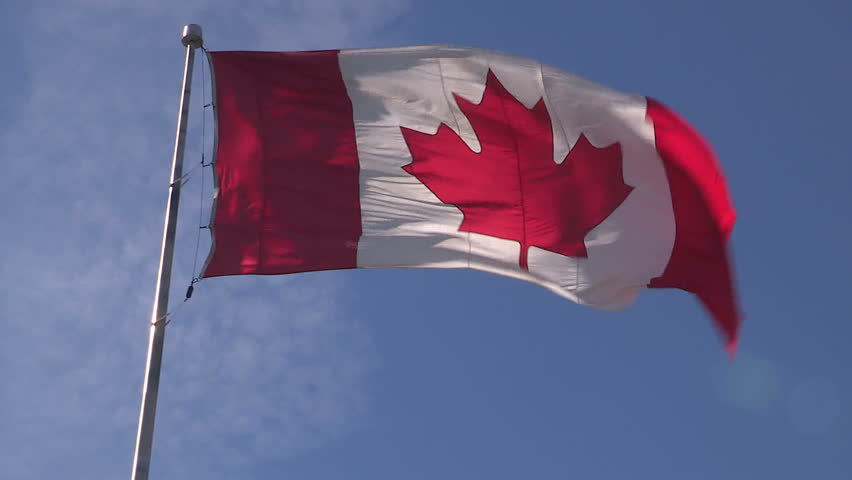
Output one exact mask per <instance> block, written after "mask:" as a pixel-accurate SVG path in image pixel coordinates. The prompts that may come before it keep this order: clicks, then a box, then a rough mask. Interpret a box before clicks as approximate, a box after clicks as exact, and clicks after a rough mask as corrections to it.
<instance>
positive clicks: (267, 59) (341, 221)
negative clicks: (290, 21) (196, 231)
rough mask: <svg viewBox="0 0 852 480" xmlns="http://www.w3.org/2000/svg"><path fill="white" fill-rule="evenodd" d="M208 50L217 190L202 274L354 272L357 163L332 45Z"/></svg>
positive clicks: (357, 219)
mask: <svg viewBox="0 0 852 480" xmlns="http://www.w3.org/2000/svg"><path fill="white" fill-rule="evenodd" d="M211 56H212V61H213V68H214V71H215V74H216V109H217V115H218V148H217V154H216V159H215V161H216V165H215V168H216V175H217V176H218V185H219V192H218V197H217V200H216V206H215V213H214V218H213V222H212V225H213V228H214V232H213V237H214V249H213V253H212V255H211V257H210V259H209V262H208V265H207V268H206V269H205V272H204V276H205V277H215V276H219V275H236V274H279V273H294V272H304V271H313V270H329V269H339V268H355V266H356V254H357V242H358V238H359V237H360V235H361V211H360V202H359V187H358V173H359V165H358V155H357V149H356V145H355V127H354V125H353V121H352V104H351V102H350V100H349V97H348V96H347V94H346V87H345V85H344V83H343V79H342V77H341V74H340V68H339V66H338V60H337V51H323V52H297V53H266V52H213V53H211Z"/></svg>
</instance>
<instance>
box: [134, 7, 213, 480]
mask: <svg viewBox="0 0 852 480" xmlns="http://www.w3.org/2000/svg"><path fill="white" fill-rule="evenodd" d="M181 43H183V45H184V46H185V47H186V63H185V64H184V68H183V90H182V91H181V94H180V110H178V122H177V133H176V138H175V151H174V155H173V156H172V180H171V183H170V184H169V199H168V202H167V203H166V220H165V226H164V227H163V245H162V248H161V250H160V268H159V271H158V273H157V287H156V290H155V291H154V308H153V313H152V314H151V326H150V328H149V330H150V334H149V338H148V361H147V364H146V366H145V383H144V384H143V385H142V408H141V411H140V412H139V430H138V431H137V434H136V451H135V452H134V455H133V473H132V475H131V479H132V480H147V479H148V470H149V466H150V464H151V445H152V444H153V441H154V415H155V414H156V411H157V391H158V390H159V386H160V365H161V363H162V360H163V340H164V339H165V334H166V323H167V322H166V314H167V312H168V308H169V285H170V283H171V278H172V260H173V258H174V249H175V232H176V230H177V213H178V202H179V201H180V184H181V181H182V178H181V176H182V175H183V151H184V144H185V139H186V119H187V117H189V91H190V87H191V86H192V65H193V60H195V49H196V48H200V47H201V46H202V45H203V40H202V38H201V27H200V26H199V25H194V24H190V25H185V26H184V27H183V36H182V37H181Z"/></svg>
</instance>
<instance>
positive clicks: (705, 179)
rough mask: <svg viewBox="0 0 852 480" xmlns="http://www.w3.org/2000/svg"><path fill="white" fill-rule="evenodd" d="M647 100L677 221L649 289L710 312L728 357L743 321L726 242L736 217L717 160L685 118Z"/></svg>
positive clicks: (648, 115)
mask: <svg viewBox="0 0 852 480" xmlns="http://www.w3.org/2000/svg"><path fill="white" fill-rule="evenodd" d="M647 100H648V110H647V117H648V119H650V121H651V122H652V123H653V124H654V135H655V138H656V144H657V151H658V153H659V155H660V158H662V160H663V165H664V167H665V170H666V175H667V177H668V180H669V189H670V190H671V196H672V206H673V208H674V216H675V232H676V233H675V243H674V250H673V251H672V256H671V259H670V260H669V264H668V266H667V267H666V270H665V272H663V275H662V276H660V277H657V278H655V279H653V280H652V281H651V283H650V285H649V286H650V287H652V288H669V287H670V288H680V289H683V290H686V291H688V292H692V293H694V294H695V295H697V296H698V298H699V299H700V300H701V302H702V303H703V304H704V306H705V307H706V308H707V309H708V310H709V311H710V313H711V315H712V316H713V318H714V320H715V321H716V325H717V327H718V328H719V330H720V331H721V333H722V335H723V337H724V338H725V341H726V342H727V345H728V348H729V350H730V351H731V352H733V350H734V349H735V347H736V342H737V334H738V331H739V325H740V322H741V318H740V312H739V307H738V304H737V299H736V293H735V289H734V280H733V272H732V271H731V265H730V262H729V259H728V252H727V248H726V243H727V240H728V237H729V236H730V234H731V230H732V229H733V228H734V220H735V218H736V213H735V211H734V207H733V205H732V204H731V200H730V198H729V196H728V188H727V186H726V185H725V179H724V178H723V176H722V172H721V169H720V168H719V165H718V162H717V161H716V156H715V155H714V154H713V152H712V150H711V149H710V147H709V146H708V144H707V143H706V142H705V141H704V139H703V138H702V137H701V136H700V135H699V134H698V132H696V131H695V130H694V129H693V128H692V127H691V126H690V125H689V124H688V123H686V121H685V120H684V119H682V118H681V117H680V116H678V115H677V114H676V113H674V112H673V111H672V110H670V109H668V108H667V107H666V106H665V105H663V104H661V103H659V102H657V101H656V100H653V99H651V98H649V99H647Z"/></svg>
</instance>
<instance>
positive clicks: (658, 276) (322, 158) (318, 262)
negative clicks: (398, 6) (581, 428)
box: [204, 46, 740, 347]
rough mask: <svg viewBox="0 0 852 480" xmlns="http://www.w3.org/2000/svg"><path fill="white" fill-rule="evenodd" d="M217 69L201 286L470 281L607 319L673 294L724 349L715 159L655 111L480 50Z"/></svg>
mask: <svg viewBox="0 0 852 480" xmlns="http://www.w3.org/2000/svg"><path fill="white" fill-rule="evenodd" d="M210 60H211V64H212V66H213V72H214V88H215V108H216V116H217V139H216V152H215V157H214V158H215V160H214V161H215V174H216V181H217V192H216V200H215V205H214V211H213V214H212V222H211V231H212V237H213V245H212V247H211V252H210V255H209V257H208V260H207V264H206V266H205V271H204V276H205V277H215V276H221V275H239V274H285V273H296V272H305V271H316V270H331V269H347V268H472V269H477V270H482V271H486V272H491V273H495V274H500V275H505V276H509V277H513V278H517V279H522V280H526V281H530V282H534V283H536V284H539V285H541V286H543V287H546V288H548V289H550V290H552V291H553V292H555V293H557V294H559V295H561V296H563V297H566V298H568V299H570V300H573V301H575V302H578V303H581V304H585V305H590V306H593V307H596V308H600V309H605V310H618V309H621V308H623V307H625V306H627V305H629V304H630V303H631V302H632V301H633V300H634V299H635V297H636V296H637V295H638V293H639V292H640V291H641V290H643V289H645V288H649V287H650V288H680V289H683V290H686V291H689V292H692V293H694V294H695V295H697V296H698V298H699V299H700V300H701V302H702V303H703V304H704V305H705V306H706V307H707V309H708V310H709V312H710V313H711V314H712V316H713V318H714V320H715V322H716V325H717V327H718V328H719V330H720V331H721V333H722V335H723V337H724V339H725V341H726V342H727V344H728V345H729V347H733V346H734V344H735V342H736V338H737V331H738V326H739V324H740V316H739V311H738V307H737V301H736V292H735V289H734V285H733V278H732V271H731V266H730V263H729V260H728V255H727V247H726V244H727V241H728V237H729V236H730V233H731V230H732V228H733V225H734V218H735V213H734V208H733V205H732V203H731V201H730V198H729V195H728V192H727V187H726V185H725V181H724V178H723V176H722V173H721V170H720V168H719V165H718V162H717V160H716V158H715V157H714V155H713V153H712V151H711V150H710V148H709V147H708V145H707V143H706V142H705V141H704V140H703V139H702V138H701V136H700V135H699V134H698V133H697V132H696V131H695V130H694V129H693V128H692V127H691V126H689V125H688V124H687V123H686V122H685V121H684V120H683V119H682V118H681V117H680V116H678V115H677V114H676V113H674V112H673V111H672V110H670V109H669V108H667V107H666V106H664V105H663V104H661V103H659V102H657V101H655V100H653V99H650V98H645V97H642V96H637V95H629V94H624V93H620V92H616V91H613V90H610V89H607V88H604V87H602V86H600V85H597V84H594V83H591V82H589V81H586V80H583V79H581V78H579V77H576V76H574V75H571V74H569V73H566V72H562V71H560V70H557V69H555V68H552V67H549V66H547V65H543V64H541V63H539V62H536V61H533V60H529V59H525V58H519V57H514V56H509V55H505V54H501V53H497V52H492V51H486V50H480V49H473V48H459V47H443V46H424V47H408V48H391V49H371V50H341V51H314V52H275V53H273V52H211V53H210Z"/></svg>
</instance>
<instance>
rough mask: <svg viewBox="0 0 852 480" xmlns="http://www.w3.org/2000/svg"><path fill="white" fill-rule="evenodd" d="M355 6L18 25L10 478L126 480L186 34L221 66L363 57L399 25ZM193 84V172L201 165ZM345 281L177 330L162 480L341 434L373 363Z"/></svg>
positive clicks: (124, 6)
mask: <svg viewBox="0 0 852 480" xmlns="http://www.w3.org/2000/svg"><path fill="white" fill-rule="evenodd" d="M355 5H356V3H350V2H344V1H342V0H329V1H309V0H304V1H293V2H256V3H253V4H252V5H250V6H248V5H246V4H237V3H234V2H224V1H220V2H207V3H205V4H202V2H179V3H178V4H172V3H171V2H166V1H151V2H124V3H118V2H113V1H95V0H77V1H69V2H52V3H50V4H45V3H42V2H40V3H39V4H38V6H33V7H32V8H33V10H32V11H31V12H29V14H28V15H25V16H22V18H27V19H31V21H32V24H31V25H30V24H26V25H21V31H20V32H19V35H20V36H21V37H22V38H23V37H24V36H26V39H28V41H27V42H23V41H22V42H21V43H22V44H26V45H28V46H27V47H26V48H27V49H28V51H27V58H29V59H30V60H31V62H30V63H29V64H28V65H26V68H27V69H28V72H29V77H30V78H31V80H32V81H31V82H29V84H28V85H27V89H26V90H25V91H22V92H19V95H18V98H17V99H15V100H14V101H15V102H16V108H15V109H13V111H14V112H15V115H16V117H15V118H14V119H13V120H12V122H11V124H12V128H11V129H10V130H7V131H5V132H2V133H0V159H2V162H3V165H4V171H5V175H6V177H5V179H4V184H5V187H4V189H3V192H2V193H0V196H2V198H0V200H2V201H4V202H5V205H6V209H5V212H7V213H4V214H3V222H2V223H3V230H4V232H14V235H9V234H6V235H4V240H3V242H4V249H3V253H2V254H0V255H2V258H0V262H2V265H3V268H2V269H0V282H2V283H0V285H2V289H0V291H2V293H0V322H2V325H3V327H4V334H3V336H2V337H0V374H2V376H3V377H2V378H3V383H2V386H0V405H2V407H3V413H2V414H0V424H2V428H0V447H2V448H0V452H2V453H0V471H3V472H5V473H4V475H7V474H8V475H10V477H9V478H22V479H25V478H48V477H55V476H58V475H62V476H63V477H67V478H115V477H116V476H118V477H119V478H120V477H121V476H122V475H127V474H128V472H129V469H130V456H131V453H132V446H133V441H134V436H135V428H136V417H137V412H138V404H139V393H140V387H141V380H142V373H143V362H144V355H145V352H144V349H145V343H146V339H147V319H148V316H149V315H150V301H151V296H152V293H153V282H154V270H155V268H156V261H157V258H156V257H157V252H158V248H159V241H160V231H159V230H160V225H161V223H162V208H163V203H164V200H165V186H166V183H167V176H168V168H169V166H168V162H169V158H170V155H171V149H172V143H173V129H174V122H175V119H174V115H175V111H176V107H177V105H176V103H177V96H178V87H179V79H180V71H181V68H182V60H183V58H182V51H181V49H180V47H179V44H178V40H179V39H178V32H179V29H180V26H181V25H182V24H183V23H187V22H197V23H201V24H202V25H204V27H205V29H206V34H207V36H208V39H209V40H208V44H209V45H210V46H211V47H212V48H217V49H237V48H247V49H248V48H251V49H303V48H334V47H341V46H353V47H356V46H357V47H360V46H364V45H366V44H371V43H373V42H374V40H373V38H372V37H371V36H372V35H374V34H375V32H376V31H377V30H378V29H380V28H381V27H382V25H384V24H385V23H386V22H388V21H389V20H391V19H393V18H394V17H395V16H396V15H398V14H399V13H400V12H402V10H403V8H404V5H403V4H401V3H400V2H398V1H386V0H368V1H361V2H357V8H356V6H355ZM32 39H36V40H37V41H31V40H32ZM196 72H197V73H200V70H196ZM200 77H201V76H200V75H197V79H199V81H200ZM199 81H197V82H196V85H197V87H196V89H195V91H194V95H195V100H196V102H195V106H194V108H193V110H192V113H191V122H192V131H191V137H192V138H191V141H190V144H191V145H192V146H193V147H192V148H191V149H190V151H189V152H188V155H187V160H188V162H189V163H190V164H191V162H194V161H197V158H198V156H199V150H200V149H199V148H198V146H199V143H200V141H199V139H198V134H199V124H200V119H201V116H200V115H199V113H200V100H199V97H200V93H201V89H200V88H198V87H200V85H201V84H200V83H199ZM208 125H209V124H208ZM209 133H210V132H209V131H208V135H209ZM208 138H209V137H208ZM195 180H196V181H194V182H192V183H190V184H189V185H188V188H187V191H186V192H185V194H184V199H185V204H184V205H185V207H186V208H184V211H183V213H182V216H181V217H182V218H181V222H182V225H183V227H182V230H181V235H180V238H179V245H180V247H179V252H178V268H177V271H178V275H177V278H176V283H175V290H176V294H175V295H174V298H175V299H177V301H179V300H180V297H181V294H182V293H183V289H184V288H185V286H186V284H187V283H188V280H189V275H190V274H189V270H190V269H191V264H192V255H193V253H194V245H195V243H194V239H195V233H196V231H195V229H194V226H195V225H197V215H198V210H197V208H198V198H199V197H198V191H197V190H196V189H197V186H198V182H197V180H198V177H196V179H195ZM208 186H209V182H208ZM208 192H209V189H208ZM204 248H205V247H204V246H202V250H203V249H204ZM202 255H203V251H202ZM342 282H343V280H342V277H341V276H338V275H334V274H325V275H307V276H300V277H289V278H285V277H280V278H263V279H252V278H236V279H234V278H232V279H215V280H212V281H209V282H205V283H204V284H203V285H202V288H201V289H200V290H199V291H198V293H196V297H195V298H194V299H193V300H192V301H191V302H189V303H188V304H186V306H185V307H184V308H183V309H182V310H181V311H180V313H179V314H178V315H176V316H175V319H174V322H173V323H172V325H171V326H170V327H169V332H168V336H167V345H166V368H165V370H164V376H163V386H162V391H161V403H160V409H159V410H158V424H157V429H158V430H157V437H156V441H155V457H154V462H153V468H154V469H155V471H158V472H160V473H162V474H163V475H164V476H166V477H173V476H179V475H180V474H181V472H184V473H187V472H192V473H193V476H194V477H204V478H215V477H216V476H217V473H218V474H219V475H224V476H226V477H227V476H228V475H227V474H226V473H223V472H227V471H232V470H233V469H235V468H236V469H239V468H241V466H244V465H245V464H246V463H247V462H251V461H261V460H263V459H264V458H280V457H281V456H286V455H290V454H293V453H295V452H298V451H300V450H301V449H304V448H308V447H312V446H317V445H321V444H322V443H323V442H325V441H327V440H329V439H332V438H335V437H336V436H339V435H341V434H343V433H345V432H346V431H347V430H348V429H350V428H351V427H352V425H353V422H355V421H356V420H357V419H358V418H359V416H360V415H362V414H363V409H364V407H365V405H366V403H365V402H366V392H365V383H364V380H365V375H366V373H367V372H368V371H369V368H370V365H371V364H372V361H373V360H372V358H371V351H372V349H371V347H370V339H369V334H368V332H367V330H366V329H365V327H364V326H363V325H362V323H361V322H360V321H359V320H358V319H357V318H355V317H352V316H350V315H348V314H346V313H345V304H343V303H341V302H344V300H339V299H340V298H341V296H340V292H341V291H343V290H345V288H346V286H345V285H344V284H343V283H342ZM335 299H338V300H335ZM174 302H175V300H173V306H177V303H174ZM199 455H202V456H199ZM196 458H197V460H194V459H196ZM229 469H230V470H229Z"/></svg>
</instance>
